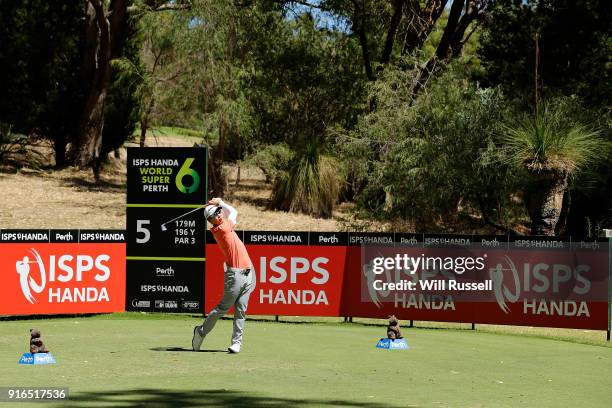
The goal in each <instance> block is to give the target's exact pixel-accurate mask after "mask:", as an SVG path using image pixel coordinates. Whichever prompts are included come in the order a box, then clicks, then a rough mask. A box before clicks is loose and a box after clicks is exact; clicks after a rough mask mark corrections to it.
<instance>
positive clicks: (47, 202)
mask: <svg viewBox="0 0 612 408" xmlns="http://www.w3.org/2000/svg"><path fill="white" fill-rule="evenodd" d="M198 141H199V139H198V138H193V137H183V136H181V137H172V136H163V137H157V138H152V137H151V138H148V142H147V145H149V146H160V147H161V146H164V147H167V146H193V144H194V143H196V142H198ZM126 146H136V144H133V143H128V144H127V145H126ZM38 149H40V148H38ZM44 154H45V155H46V157H52V151H51V149H50V147H49V148H48V149H47V151H45V152H44ZM125 160H126V149H125V148H122V149H120V157H119V158H114V157H112V158H111V159H110V163H109V164H108V165H106V167H105V169H104V172H103V173H102V177H101V180H100V182H98V183H96V182H95V180H94V178H93V175H92V173H91V171H86V170H78V169H75V168H68V169H64V170H60V171H52V170H40V169H32V168H28V167H22V168H20V169H15V168H13V167H11V168H9V167H4V168H3V169H2V171H3V172H1V173H0V192H1V193H0V203H1V206H0V228H2V229H10V228H42V229H64V228H66V229H68V228H82V229H88V228H91V229H96V228H102V229H124V228H125V204H126V175H125V173H126V163H125ZM52 164H53V163H52V162H51V161H48V162H47V163H43V164H42V167H43V168H44V167H47V168H48V167H49V166H51V165H52ZM228 173H229V180H230V182H229V188H228V192H227V194H226V197H225V199H226V200H227V201H228V202H230V203H231V204H232V205H234V206H235V207H236V208H237V210H238V212H239V218H238V222H239V224H238V225H239V228H240V229H245V230H260V231H261V230H263V231H274V230H278V231H309V230H312V231H337V230H338V229H339V228H340V226H339V224H338V221H339V220H343V219H345V218H346V217H347V216H348V212H347V211H348V209H349V206H340V210H339V211H338V212H337V214H335V215H337V216H336V217H334V218H332V219H317V218H314V217H311V216H308V215H304V214H293V213H286V212H280V211H272V210H268V209H267V205H268V201H269V197H270V194H271V192H272V190H271V186H270V185H268V184H266V183H265V178H264V176H263V174H262V173H261V171H259V169H255V168H242V170H241V181H240V183H239V184H238V185H236V184H235V180H236V169H235V167H229V168H228Z"/></svg>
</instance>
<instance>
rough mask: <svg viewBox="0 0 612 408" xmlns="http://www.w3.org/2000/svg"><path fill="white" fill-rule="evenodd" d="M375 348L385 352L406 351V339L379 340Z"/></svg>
mask: <svg viewBox="0 0 612 408" xmlns="http://www.w3.org/2000/svg"><path fill="white" fill-rule="evenodd" d="M376 348H379V349H386V350H408V349H409V348H410V347H408V342H407V341H406V339H394V340H392V339H380V340H378V343H376Z"/></svg>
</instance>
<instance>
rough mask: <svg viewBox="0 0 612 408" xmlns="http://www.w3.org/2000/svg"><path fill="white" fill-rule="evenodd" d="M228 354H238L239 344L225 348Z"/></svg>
mask: <svg viewBox="0 0 612 408" xmlns="http://www.w3.org/2000/svg"><path fill="white" fill-rule="evenodd" d="M227 351H229V352H230V353H240V343H234V344H232V345H231V346H229V347H228V348H227Z"/></svg>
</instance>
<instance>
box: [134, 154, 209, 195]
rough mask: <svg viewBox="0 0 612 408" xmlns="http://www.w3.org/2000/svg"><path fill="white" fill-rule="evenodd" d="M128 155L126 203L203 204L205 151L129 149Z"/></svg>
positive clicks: (204, 193) (204, 192)
mask: <svg viewBox="0 0 612 408" xmlns="http://www.w3.org/2000/svg"><path fill="white" fill-rule="evenodd" d="M127 153H128V161H127V180H128V190H127V202H128V203H131V204H144V203H146V204H169V203H180V204H202V203H205V202H206V182H207V180H206V157H207V156H206V149H204V148H196V147H171V148H159V147H156V148H138V147H129V148H128V149H127Z"/></svg>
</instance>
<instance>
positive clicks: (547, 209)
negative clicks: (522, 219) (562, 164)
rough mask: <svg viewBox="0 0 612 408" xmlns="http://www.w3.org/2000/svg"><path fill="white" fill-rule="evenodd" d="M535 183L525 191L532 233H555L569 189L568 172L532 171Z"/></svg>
mask: <svg viewBox="0 0 612 408" xmlns="http://www.w3.org/2000/svg"><path fill="white" fill-rule="evenodd" d="M531 176H532V179H533V183H532V184H531V185H530V186H529V188H528V189H527V191H526V192H525V198H526V200H525V202H526V204H527V211H528V212H529V217H530V218H531V234H532V235H551V236H553V235H555V227H556V226H557V222H559V217H560V215H561V211H562V208H563V195H564V193H565V190H566V189H567V181H568V175H567V173H566V172H559V171H554V170H542V171H539V172H531Z"/></svg>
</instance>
